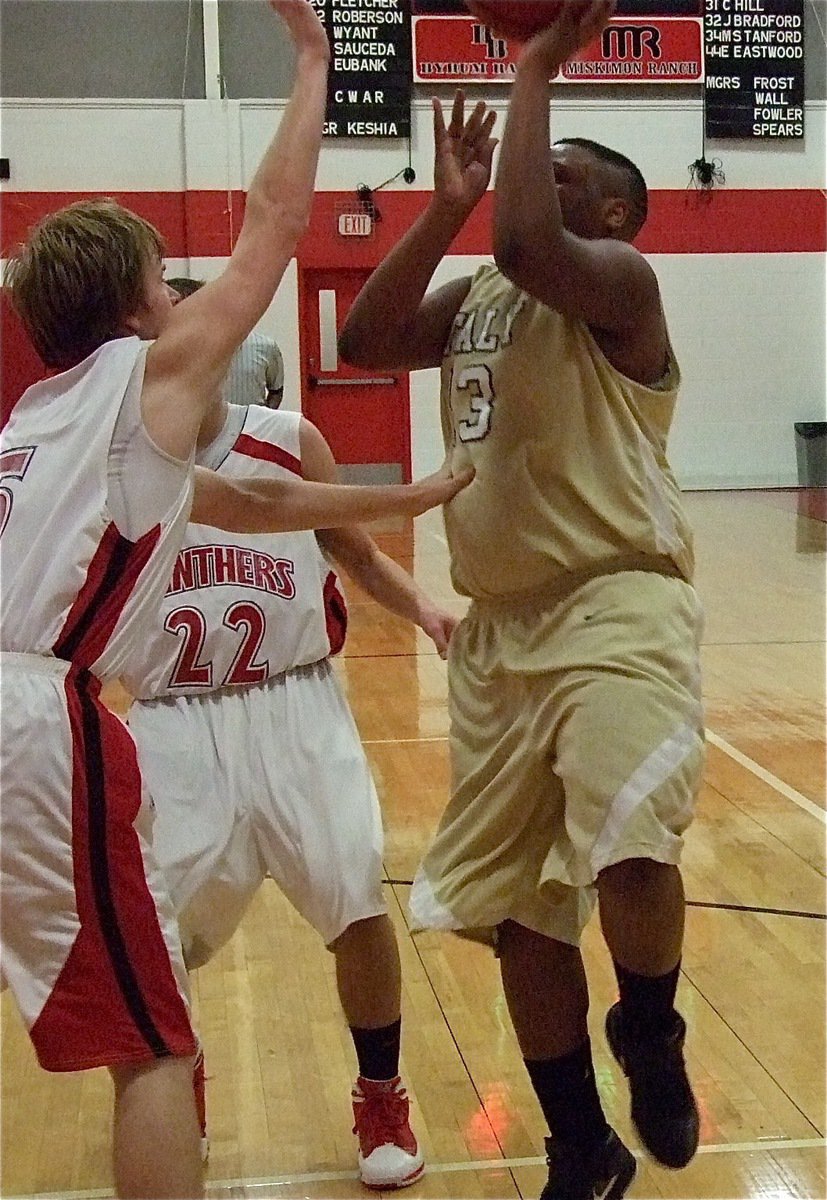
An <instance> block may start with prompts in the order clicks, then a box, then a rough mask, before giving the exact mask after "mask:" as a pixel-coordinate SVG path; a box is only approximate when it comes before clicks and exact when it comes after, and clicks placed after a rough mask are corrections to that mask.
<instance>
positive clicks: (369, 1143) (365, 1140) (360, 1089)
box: [352, 1075, 425, 1189]
mask: <svg viewBox="0 0 827 1200" xmlns="http://www.w3.org/2000/svg"><path fill="white" fill-rule="evenodd" d="M352 1097H353V1119H354V1121H355V1125H354V1126H353V1132H354V1133H355V1134H356V1135H357V1137H358V1138H359V1175H360V1176H361V1179H362V1183H363V1184H364V1185H365V1187H369V1188H377V1189H380V1188H381V1189H386V1188H387V1189H390V1188H403V1187H408V1186H409V1185H410V1184H412V1183H416V1181H417V1179H419V1178H421V1176H422V1173H423V1172H424V1170H425V1165H424V1163H423V1161H422V1154H421V1152H420V1149H419V1146H418V1145H417V1141H416V1138H415V1137H414V1134H413V1131H412V1129H411V1125H410V1119H409V1117H410V1100H409V1099H408V1093H407V1092H406V1091H405V1088H404V1087H403V1085H402V1080H401V1079H400V1078H399V1076H398V1075H397V1077H396V1078H395V1079H389V1080H378V1081H377V1080H374V1079H363V1078H362V1077H361V1076H360V1077H359V1079H357V1080H356V1083H355V1084H354V1087H353V1092H352Z"/></svg>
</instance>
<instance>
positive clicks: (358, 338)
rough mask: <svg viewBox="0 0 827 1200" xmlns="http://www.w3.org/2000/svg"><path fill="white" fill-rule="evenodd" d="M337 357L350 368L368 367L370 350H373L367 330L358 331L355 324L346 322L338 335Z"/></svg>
mask: <svg viewBox="0 0 827 1200" xmlns="http://www.w3.org/2000/svg"><path fill="white" fill-rule="evenodd" d="M338 347H339V357H340V358H341V359H342V361H343V362H346V363H348V365H349V366H351V367H370V366H372V365H374V364H373V363H371V361H370V358H371V353H370V352H371V349H375V343H372V341H371V339H370V337H368V336H367V330H360V329H359V326H358V324H357V322H355V321H351V320H349V319H348V320H347V321H345V324H344V326H343V328H342V331H341V333H340V334H339V342H338Z"/></svg>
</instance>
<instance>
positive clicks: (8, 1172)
mask: <svg viewBox="0 0 827 1200" xmlns="http://www.w3.org/2000/svg"><path fill="white" fill-rule="evenodd" d="M825 502H827V491H824V490H820V491H815V492H804V491H790V492H729V493H722V492H717V493H715V492H707V493H694V494H690V495H689V496H688V497H687V503H688V507H689V511H690V515H691V517H692V519H693V522H694V525H695V529H696V535H697V551H698V564H699V567H698V583H699V587H700V591H701V594H702V597H703V599H704V602H705V605H706V609H707V628H706V635H705V644H704V651H703V664H704V668H705V682H706V703H707V724H708V729H709V761H708V767H707V772H706V782H705V786H704V788H703V792H702V795H701V798H700V805H699V811H698V818H697V821H696V823H695V825H694V826H693V828H692V829H691V830H690V833H689V836H688V839H687V850H686V856H685V880H686V890H687V897H688V900H689V909H688V914H687V937H686V949H685V955H684V961H683V976H682V980H681V989H680V993H679V1001H680V1006H681V1008H682V1010H683V1011H684V1013H685V1014H686V1016H687V1018H688V1021H689V1026H690V1040H689V1043H688V1061H689V1067H690V1072H691V1074H692V1076H693V1079H694V1082H695V1084H696V1088H697V1093H698V1097H699V1100H700V1104H701V1109H702V1122H703V1124H702V1135H701V1136H702V1147H701V1151H700V1153H699V1154H698V1156H697V1157H696V1159H695V1160H694V1161H693V1162H692V1163H691V1164H690V1166H689V1167H688V1168H687V1169H686V1170H685V1171H682V1172H679V1173H671V1172H667V1171H664V1170H661V1169H659V1168H656V1167H654V1166H652V1165H651V1164H649V1163H647V1162H646V1161H645V1160H641V1162H640V1170H639V1173H638V1177H637V1180H636V1182H635V1183H634V1185H633V1187H632V1190H631V1192H630V1196H631V1197H636V1198H643V1197H673V1198H674V1197H683V1198H686V1200H689V1198H692V1200H701V1198H704V1200H706V1198H711V1197H730V1198H739V1200H747V1198H750V1200H753V1198H755V1200H758V1198H759V1197H760V1198H762V1200H769V1198H773V1200H786V1198H788V1197H789V1198H793V1197H795V1198H796V1200H797V1198H803V1197H812V1198H815V1197H825V1196H827V1182H825V1140H824V1135H825V1102H824V1101H825V1087H824V1084H825V1042H824V1013H825V997H824V982H825V979H824V934H825V924H824V918H825V855H824V850H825V838H824V835H825V819H826V818H825V788H824V783H825V780H824V768H825V748H824V685H825V647H824V640H825V594H824V593H825V588H824V583H825V532H826V531H827V525H826V524H825V519H827V503H825ZM377 536H378V539H379V541H380V543H381V544H382V546H383V548H385V549H386V550H387V551H388V552H389V553H391V554H392V555H394V557H396V558H397V559H398V560H399V561H400V562H402V563H403V564H404V565H406V566H408V567H411V568H412V569H413V570H414V572H415V574H416V577H417V578H418V579H419V581H420V582H421V583H422V584H423V585H424V586H425V587H426V588H428V589H429V590H430V591H431V592H432V593H433V594H434V595H436V596H438V597H439V598H440V599H441V600H442V601H443V602H445V603H446V604H447V605H449V606H452V607H455V609H456V611H457V612H461V611H462V608H463V603H462V602H461V601H459V600H457V598H456V597H454V596H453V594H452V592H451V589H450V586H449V584H448V576H447V563H446V549H445V543H444V539H443V537H442V532H441V524H440V519H439V517H438V516H435V515H433V514H429V515H428V516H427V517H424V518H422V519H421V520H419V521H418V522H417V523H416V526H415V531H414V532H412V531H411V530H409V529H405V530H385V531H383V532H380V533H378V535H377ZM349 596H350V607H351V633H350V637H349V640H348V646H347V651H346V654H345V656H344V658H343V659H342V660H341V661H340V668H341V675H342V678H343V680H344V682H345V684H346V687H347V689H348V693H349V696H350V699H351V702H352V705H353V708H354V711H355V714H356V717H357V721H358V723H359V728H360V730H361V733H362V736H363V738H364V740H365V744H366V747H367V752H368V754H369V756H370V760H371V763H372V765H373V768H374V770H375V774H376V779H377V785H378V787H379V790H380V794H381V797H382V802H383V807H384V813H385V821H386V827H387V844H386V856H385V868H386V875H387V881H388V882H387V888H386V892H387V898H388V903H389V905H390V909H391V912H392V915H393V919H394V922H395V924H396V927H397V930H398V933H399V939H400V944H401V951H402V961H403V974H404V1025H403V1069H404V1075H405V1080H406V1083H407V1085H408V1088H409V1091H410V1093H411V1096H412V1100H413V1118H414V1124H415V1128H416V1130H417V1133H418V1135H419V1137H420V1139H421V1141H422V1143H423V1146H424V1150H425V1154H426V1158H427V1164H428V1173H427V1175H426V1176H425V1178H424V1179H423V1180H422V1182H421V1183H419V1184H418V1185H416V1186H415V1187H413V1188H411V1189H410V1190H409V1192H408V1193H407V1195H408V1196H409V1197H410V1200H425V1198H428V1200H437V1198H441V1197H445V1198H456V1200H463V1198H468V1200H470V1198H472V1197H490V1198H497V1200H501V1198H506V1197H509V1198H510V1197H525V1198H527V1200H531V1198H533V1197H536V1196H537V1195H538V1194H539V1192H540V1190H541V1188H542V1185H543V1183H544V1181H545V1170H544V1166H543V1160H542V1157H541V1150H542V1136H543V1126H542V1122H541V1119H540V1114H539V1110H538V1107H537V1105H536V1102H535V1100H534V1097H533V1094H532V1092H531V1090H530V1088H529V1086H528V1082H527V1078H526V1077H525V1074H524V1069H523V1067H522V1064H521V1060H520V1057H519V1054H518V1052H517V1048H516V1044H515V1041H514V1037H513V1035H512V1032H511V1029H510V1026H509V1023H508V1019H507V1014H506V1010H505V1003H504V1000H503V997H502V993H501V990H500V985H499V979H498V972H497V967H496V964H495V962H494V960H493V958H492V956H491V955H490V954H489V953H488V952H487V951H486V950H484V949H483V948H481V947H478V946H474V945H469V944H465V943H463V942H461V941H459V940H458V939H455V938H452V937H450V936H446V935H438V934H427V935H421V936H417V938H416V939H412V938H411V937H410V935H409V934H408V932H407V927H406V915H405V914H406V903H407V898H408V893H409V881H410V880H411V878H412V875H413V872H414V869H415V867H416V864H417V862H418V860H419V857H420V855H421V853H422V851H423V849H424V847H425V845H426V843H427V841H428V836H429V831H430V830H431V829H432V828H433V826H434V825H435V823H436V820H437V817H438V814H439V812H440V810H441V807H442V805H443V803H444V801H445V798H446V794H447V787H448V773H447V763H446V757H447V746H446V741H445V735H446V727H447V720H446V711H445V667H444V664H443V663H442V662H441V661H440V660H439V658H438V657H437V656H436V655H435V654H434V652H433V649H432V647H431V645H430V643H429V642H428V641H427V639H425V638H424V637H423V636H422V635H419V634H415V633H414V632H413V631H412V630H410V629H408V628H406V627H405V626H404V625H403V623H402V622H400V621H398V620H396V619H395V618H392V617H390V616H388V615H387V614H385V613H384V612H382V611H381V610H379V609H377V606H376V605H374V604H372V603H370V602H369V601H368V600H367V599H366V598H365V597H363V596H360V595H359V594H358V593H357V592H356V589H354V588H353V587H351V588H350V589H349ZM585 949H586V953H587V963H588V968H589V976H590V979H591V984H592V1022H593V1027H592V1040H593V1044H594V1047H595V1052H596V1061H597V1070H598V1076H599V1084H600V1089H601V1092H602V1094H603V1097H604V1099H605V1104H606V1108H607V1111H608V1115H609V1118H610V1120H611V1121H612V1122H613V1124H615V1125H616V1126H617V1128H618V1130H619V1131H620V1133H621V1135H622V1136H623V1137H624V1138H626V1139H627V1140H628V1141H629V1144H630V1145H631V1146H633V1147H636V1146H637V1143H636V1141H635V1138H634V1135H633V1133H632V1131H631V1129H630V1125H629V1119H628V1096H627V1091H626V1088H625V1086H624V1083H623V1081H622V1079H621V1078H620V1076H619V1073H618V1071H617V1069H616V1067H615V1066H614V1064H613V1063H612V1062H611V1060H610V1056H609V1054H608V1053H607V1051H606V1048H605V1042H604V1039H603V1034H602V1018H603V1014H604V1013H605V1010H606V1008H607V1007H608V1005H609V1004H610V1003H611V1002H612V1000H613V998H614V993H613V978H612V973H611V965H610V962H609V960H608V958H607V955H606V952H605V950H604V948H603V946H602V943H601V942H600V939H599V937H598V936H597V930H596V926H595V925H594V924H593V926H592V927H590V928H589V930H588V931H587V937H586V941H585ZM332 968H333V964H332V959H331V957H330V955H328V954H327V953H326V951H325V950H324V949H323V948H322V946H321V945H320V944H319V943H318V941H317V939H316V937H315V936H314V935H313V934H312V933H311V932H310V931H309V930H308V929H307V928H305V926H304V925H303V923H302V922H301V921H300V920H299V918H298V917H297V916H296V915H295V914H294V913H293V911H292V910H291V909H290V907H289V906H288V905H287V904H286V902H285V901H284V900H282V898H281V897H280V895H279V894H278V892H277V891H276V889H275V887H274V886H273V885H272V884H269V883H268V884H267V885H265V887H264V888H263V889H262V890H261V892H260V894H259V896H258V898H257V900H256V902H255V903H254V905H253V907H252V908H251V910H250V911H249V913H248V915H247V916H246V917H245V920H244V922H243V925H242V927H241V929H240V930H239V932H238V933H237V935H236V937H235V938H234V939H233V941H232V942H231V943H230V945H229V946H227V947H226V948H225V950H224V951H223V952H222V953H221V955H220V956H219V957H218V958H217V959H216V960H215V961H214V962H213V963H211V964H210V965H209V966H208V967H206V968H205V969H203V970H202V971H200V972H199V973H198V974H197V976H195V983H194V1000H195V1010H196V1018H197V1023H198V1026H199V1028H200V1030H201V1034H202V1037H203V1040H204V1043H205V1048H206V1061H207V1073H208V1077H209V1082H208V1111H209V1120H210V1135H211V1140H212V1153H211V1158H210V1163H209V1172H208V1178H209V1185H208V1194H209V1195H210V1196H212V1197H221V1198H226V1200H229V1198H231V1197H262V1198H264V1197H282V1198H284V1200H298V1198H299V1197H307V1198H312V1200H322V1198H329V1200H351V1198H355V1197H360V1196H364V1195H365V1193H364V1192H363V1190H362V1189H361V1187H360V1185H359V1183H358V1181H357V1179H356V1175H355V1166H354V1158H355V1151H354V1144H353V1138H352V1136H351V1133H350V1125H351V1117H350V1100H349V1090H350V1084H351V1080H352V1077H353V1075H354V1065H355V1061H354V1057H353V1054H352V1049H351V1045H350V1039H349V1036H348V1032H347V1028H346V1026H345V1024H344V1021H343V1019H342V1017H341V1015H340V1011H339V1007H338V1003H337V998H336V990H335V985H334V977H333V969H332ZM2 1035H3V1038H2V1173H1V1174H0V1195H2V1196H3V1197H12V1196H33V1195H37V1196H45V1195H50V1196H60V1197H70V1196H74V1197H93V1196H95V1197H97V1196H100V1197H106V1196H111V1194H112V1193H111V1177H110V1168H109V1111H110V1085H109V1081H108V1076H107V1074H106V1072H104V1071H96V1072H89V1073H86V1074H82V1075H66V1076H49V1075H46V1074H45V1073H44V1072H42V1071H40V1070H39V1068H38V1067H37V1065H36V1063H35V1060H34V1057H33V1055H32V1052H31V1050H30V1048H29V1044H28V1041H27V1039H26V1037H25V1035H24V1033H23V1031H22V1029H21V1026H20V1022H19V1019H18V1017H17V1014H16V1012H15V1010H14V1007H13V1005H12V1003H11V1001H10V998H9V997H8V995H4V996H3V998H2Z"/></svg>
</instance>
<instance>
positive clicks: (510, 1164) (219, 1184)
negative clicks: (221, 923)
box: [25, 1138, 827, 1200]
mask: <svg viewBox="0 0 827 1200" xmlns="http://www.w3.org/2000/svg"><path fill="white" fill-rule="evenodd" d="M819 1147H821V1148H822V1149H823V1148H824V1147H827V1138H766V1139H759V1140H758V1141H757V1142H724V1143H722V1144H721V1145H718V1146H700V1147H699V1148H698V1154H754V1153H755V1152H756V1151H759V1150H765V1151H767V1152H772V1153H777V1152H778V1151H783V1150H809V1149H816V1148H819ZM634 1153H635V1157H636V1158H641V1157H642V1155H641V1152H640V1151H636V1152H634ZM545 1161H546V1160H545V1157H541V1156H539V1155H537V1156H535V1157H531V1158H485V1159H482V1160H479V1161H477V1162H458V1163H428V1164H427V1168H426V1169H427V1172H428V1174H430V1175H449V1174H453V1173H457V1172H460V1171H508V1170H511V1169H516V1168H518V1167H539V1166H545ZM346 1179H353V1180H354V1181H355V1180H356V1179H358V1174H357V1172H356V1171H316V1172H308V1173H306V1174H303V1175H273V1176H270V1177H269V1178H258V1179H244V1178H240V1179H216V1180H214V1181H212V1180H208V1181H207V1194H208V1195H215V1194H220V1193H221V1192H229V1191H233V1190H236V1189H238V1188H265V1187H270V1188H272V1187H288V1186H290V1185H291V1184H306V1183H332V1182H335V1181H340V1180H346ZM112 1195H113V1193H112V1191H111V1190H109V1189H107V1188H95V1189H92V1190H89V1191H85V1192H37V1193H34V1194H31V1195H27V1196H26V1198H25V1200H109V1198H110V1197H111V1196H112Z"/></svg>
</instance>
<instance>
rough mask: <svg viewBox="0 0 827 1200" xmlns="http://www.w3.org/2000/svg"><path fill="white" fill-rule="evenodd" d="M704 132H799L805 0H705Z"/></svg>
mask: <svg viewBox="0 0 827 1200" xmlns="http://www.w3.org/2000/svg"><path fill="white" fill-rule="evenodd" d="M704 58H705V60H706V82H705V85H704V86H705V92H706V136H707V137H709V138H803V137H804V0H706V8H705V12H704Z"/></svg>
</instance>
